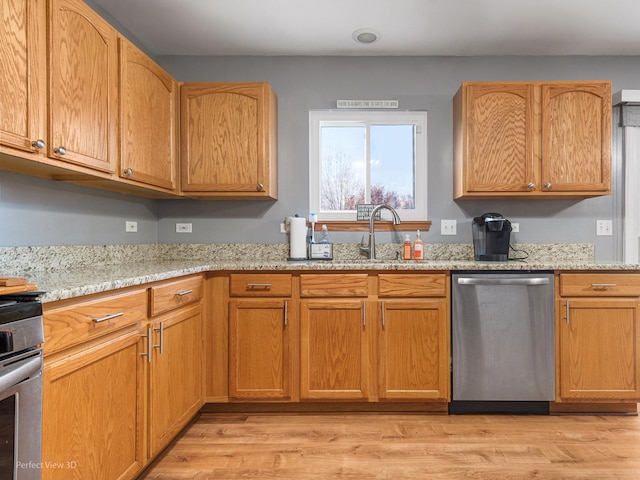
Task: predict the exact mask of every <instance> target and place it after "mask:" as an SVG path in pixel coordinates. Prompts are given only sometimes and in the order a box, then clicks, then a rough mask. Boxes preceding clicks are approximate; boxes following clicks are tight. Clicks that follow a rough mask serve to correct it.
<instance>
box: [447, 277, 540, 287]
mask: <svg viewBox="0 0 640 480" xmlns="http://www.w3.org/2000/svg"><path fill="white" fill-rule="evenodd" d="M458 285H525V286H528V285H549V279H548V278H544V277H528V278H477V277H460V278H458Z"/></svg>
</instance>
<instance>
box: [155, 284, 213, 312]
mask: <svg viewBox="0 0 640 480" xmlns="http://www.w3.org/2000/svg"><path fill="white" fill-rule="evenodd" d="M201 298H202V277H200V276H198V277H189V278H183V279H180V280H174V281H172V282H167V283H162V284H160V285H157V286H155V287H151V307H150V315H151V316H152V317H155V316H156V315H160V314H161V313H164V312H168V311H169V310H173V309H175V308H178V307H181V306H182V305H187V304H189V303H193V302H197V301H198V300H200V299H201Z"/></svg>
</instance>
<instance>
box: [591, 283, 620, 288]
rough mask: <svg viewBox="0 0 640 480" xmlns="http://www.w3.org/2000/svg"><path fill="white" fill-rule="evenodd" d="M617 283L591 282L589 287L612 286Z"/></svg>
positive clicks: (615, 285)
mask: <svg viewBox="0 0 640 480" xmlns="http://www.w3.org/2000/svg"><path fill="white" fill-rule="evenodd" d="M617 286H618V284H617V283H592V284H591V288H605V289H606V288H614V287H617Z"/></svg>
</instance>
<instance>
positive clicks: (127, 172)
mask: <svg viewBox="0 0 640 480" xmlns="http://www.w3.org/2000/svg"><path fill="white" fill-rule="evenodd" d="M123 173H124V175H125V176H126V177H130V176H131V175H133V170H131V169H130V168H126V169H125V170H124V172H123Z"/></svg>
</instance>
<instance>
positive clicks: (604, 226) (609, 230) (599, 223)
mask: <svg viewBox="0 0 640 480" xmlns="http://www.w3.org/2000/svg"><path fill="white" fill-rule="evenodd" d="M596 235H598V236H611V235H613V221H612V220H596Z"/></svg>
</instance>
